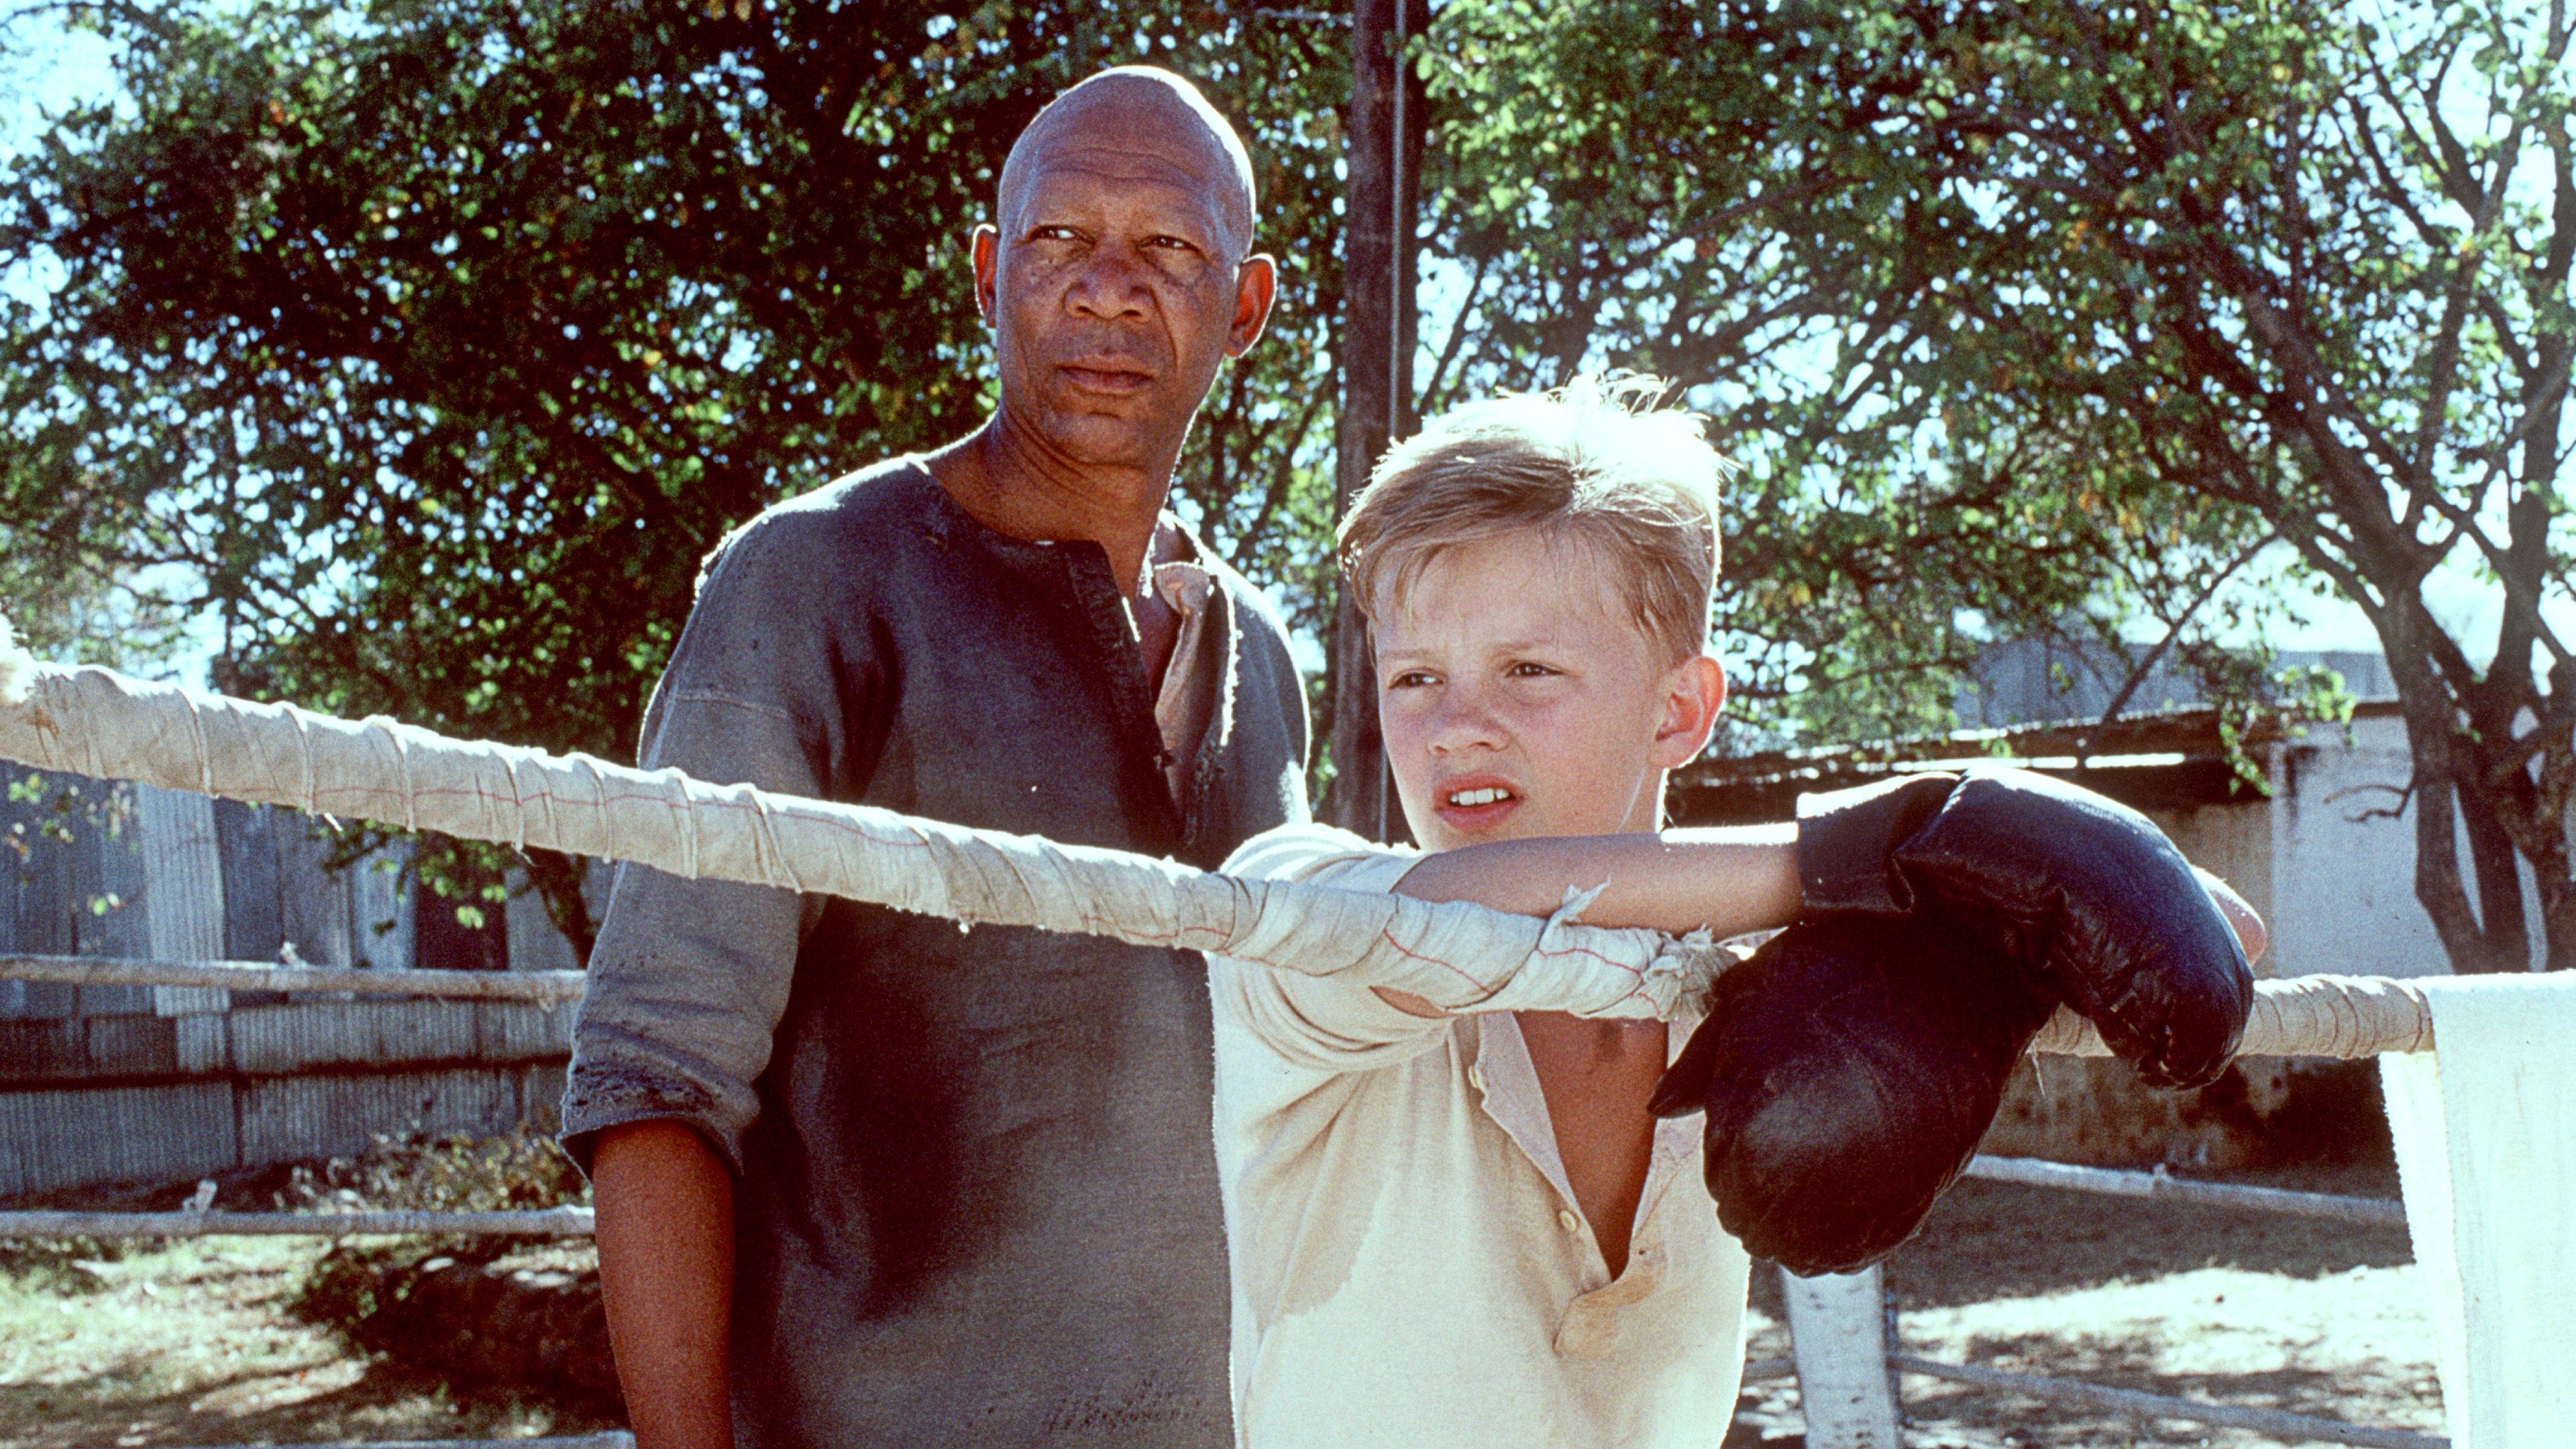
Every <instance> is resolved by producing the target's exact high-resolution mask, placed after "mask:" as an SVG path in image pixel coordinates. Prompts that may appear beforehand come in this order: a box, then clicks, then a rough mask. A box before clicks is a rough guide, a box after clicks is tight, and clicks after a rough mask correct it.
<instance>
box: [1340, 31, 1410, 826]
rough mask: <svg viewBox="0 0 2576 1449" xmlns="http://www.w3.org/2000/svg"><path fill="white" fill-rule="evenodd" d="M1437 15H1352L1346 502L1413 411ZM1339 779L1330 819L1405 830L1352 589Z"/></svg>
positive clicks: (1345, 252) (1343, 609) (1343, 442)
mask: <svg viewBox="0 0 2576 1449" xmlns="http://www.w3.org/2000/svg"><path fill="white" fill-rule="evenodd" d="M1428 20H1429V7H1428V6H1427V5H1425V4H1423V3H1422V0H1357V3H1356V7H1355V9H1354V12H1353V14H1352V17H1351V109H1350V116H1349V120H1348V124H1347V125H1346V126H1345V128H1344V135H1345V136H1347V137H1348V139H1349V147H1350V151H1349V164H1350V183H1349V189H1348V190H1347V191H1346V192H1345V193H1344V200H1343V221H1342V357H1341V364H1342V409H1341V416H1340V419H1339V423H1338V425H1337V427H1336V429H1335V433H1334V449H1335V453H1336V459H1335V469H1334V485H1335V491H1336V493H1337V495H1338V496H1339V498H1340V501H1341V510H1340V511H1343V512H1347V511H1348V510H1349V508H1350V503H1351V498H1352V496H1353V495H1355V494H1356V493H1358V492H1359V490H1360V489H1361V488H1362V487H1363V486H1365V485H1366V484H1367V483H1368V475H1369V469H1370V467H1371V466H1373V465H1374V464H1375V463H1376V462H1377V458H1378V455H1379V454H1380V453H1383V452H1385V451H1386V445H1387V444H1388V443H1389V442H1390V441H1392V440H1393V439H1395V438H1400V437H1404V436H1406V435H1407V434H1409V433H1411V432H1412V431H1413V429H1414V427H1415V425H1416V424H1415V419H1414V416H1413V348H1414V336H1415V328H1416V320H1415V313H1414V258H1415V250H1416V246H1415V239H1414V218H1415V216H1416V215H1417V214H1418V212H1419V210H1420V202H1421V192H1422V182H1421V172H1422V164H1421V163H1422V149H1423V136H1424V129H1423V95H1422V87H1421V84H1420V83H1419V82H1418V81H1416V80H1414V79H1413V77H1412V74H1411V72H1410V71H1409V70H1407V71H1406V72H1405V73H1404V76H1403V79H1402V81H1401V83H1399V80H1398V75H1397V66H1396V61H1397V56H1398V54H1399V46H1400V44H1401V36H1410V35H1419V34H1420V33H1421V32H1422V28H1423V26H1424V25H1425V24H1427V23H1428ZM1331 670H1332V687H1333V730H1332V751H1333V769H1334V782H1333V786H1332V792H1331V794H1330V796H1329V797H1328V798H1327V799H1326V800H1325V802H1324V815H1325V818H1327V819H1329V820H1331V821H1332V822H1333V823H1334V824H1337V825H1340V826H1342V827H1343V828H1345V829H1348V830H1353V831H1356V832H1358V833H1359V834H1361V835H1363V836H1366V837H1367V838H1368V839H1371V840H1397V839H1401V838H1402V836H1403V831H1404V816H1403V813H1402V812H1401V811H1400V810H1399V809H1397V807H1396V803H1395V790H1394V785H1393V782H1392V781H1391V780H1390V779H1389V777H1388V775H1387V771H1386V750H1385V746H1384V743H1383V741H1381V740H1380V739H1379V737H1378V729H1377V682H1376V678H1375V673H1374V667H1373V665H1372V663H1371V661H1370V658H1369V647H1368V626H1367V624H1366V623H1365V622H1364V621H1363V620H1362V619H1361V618H1360V613H1359V609H1358V608H1357V606H1356V605H1355V604H1354V603H1353V602H1352V600H1351V598H1350V595H1349V592H1348V591H1347V590H1345V591H1344V592H1343V595H1342V598H1341V601H1340V603H1339V605H1338V606H1337V607H1336V609H1335V610H1334V614H1333V638H1332V654H1331Z"/></svg>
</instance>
